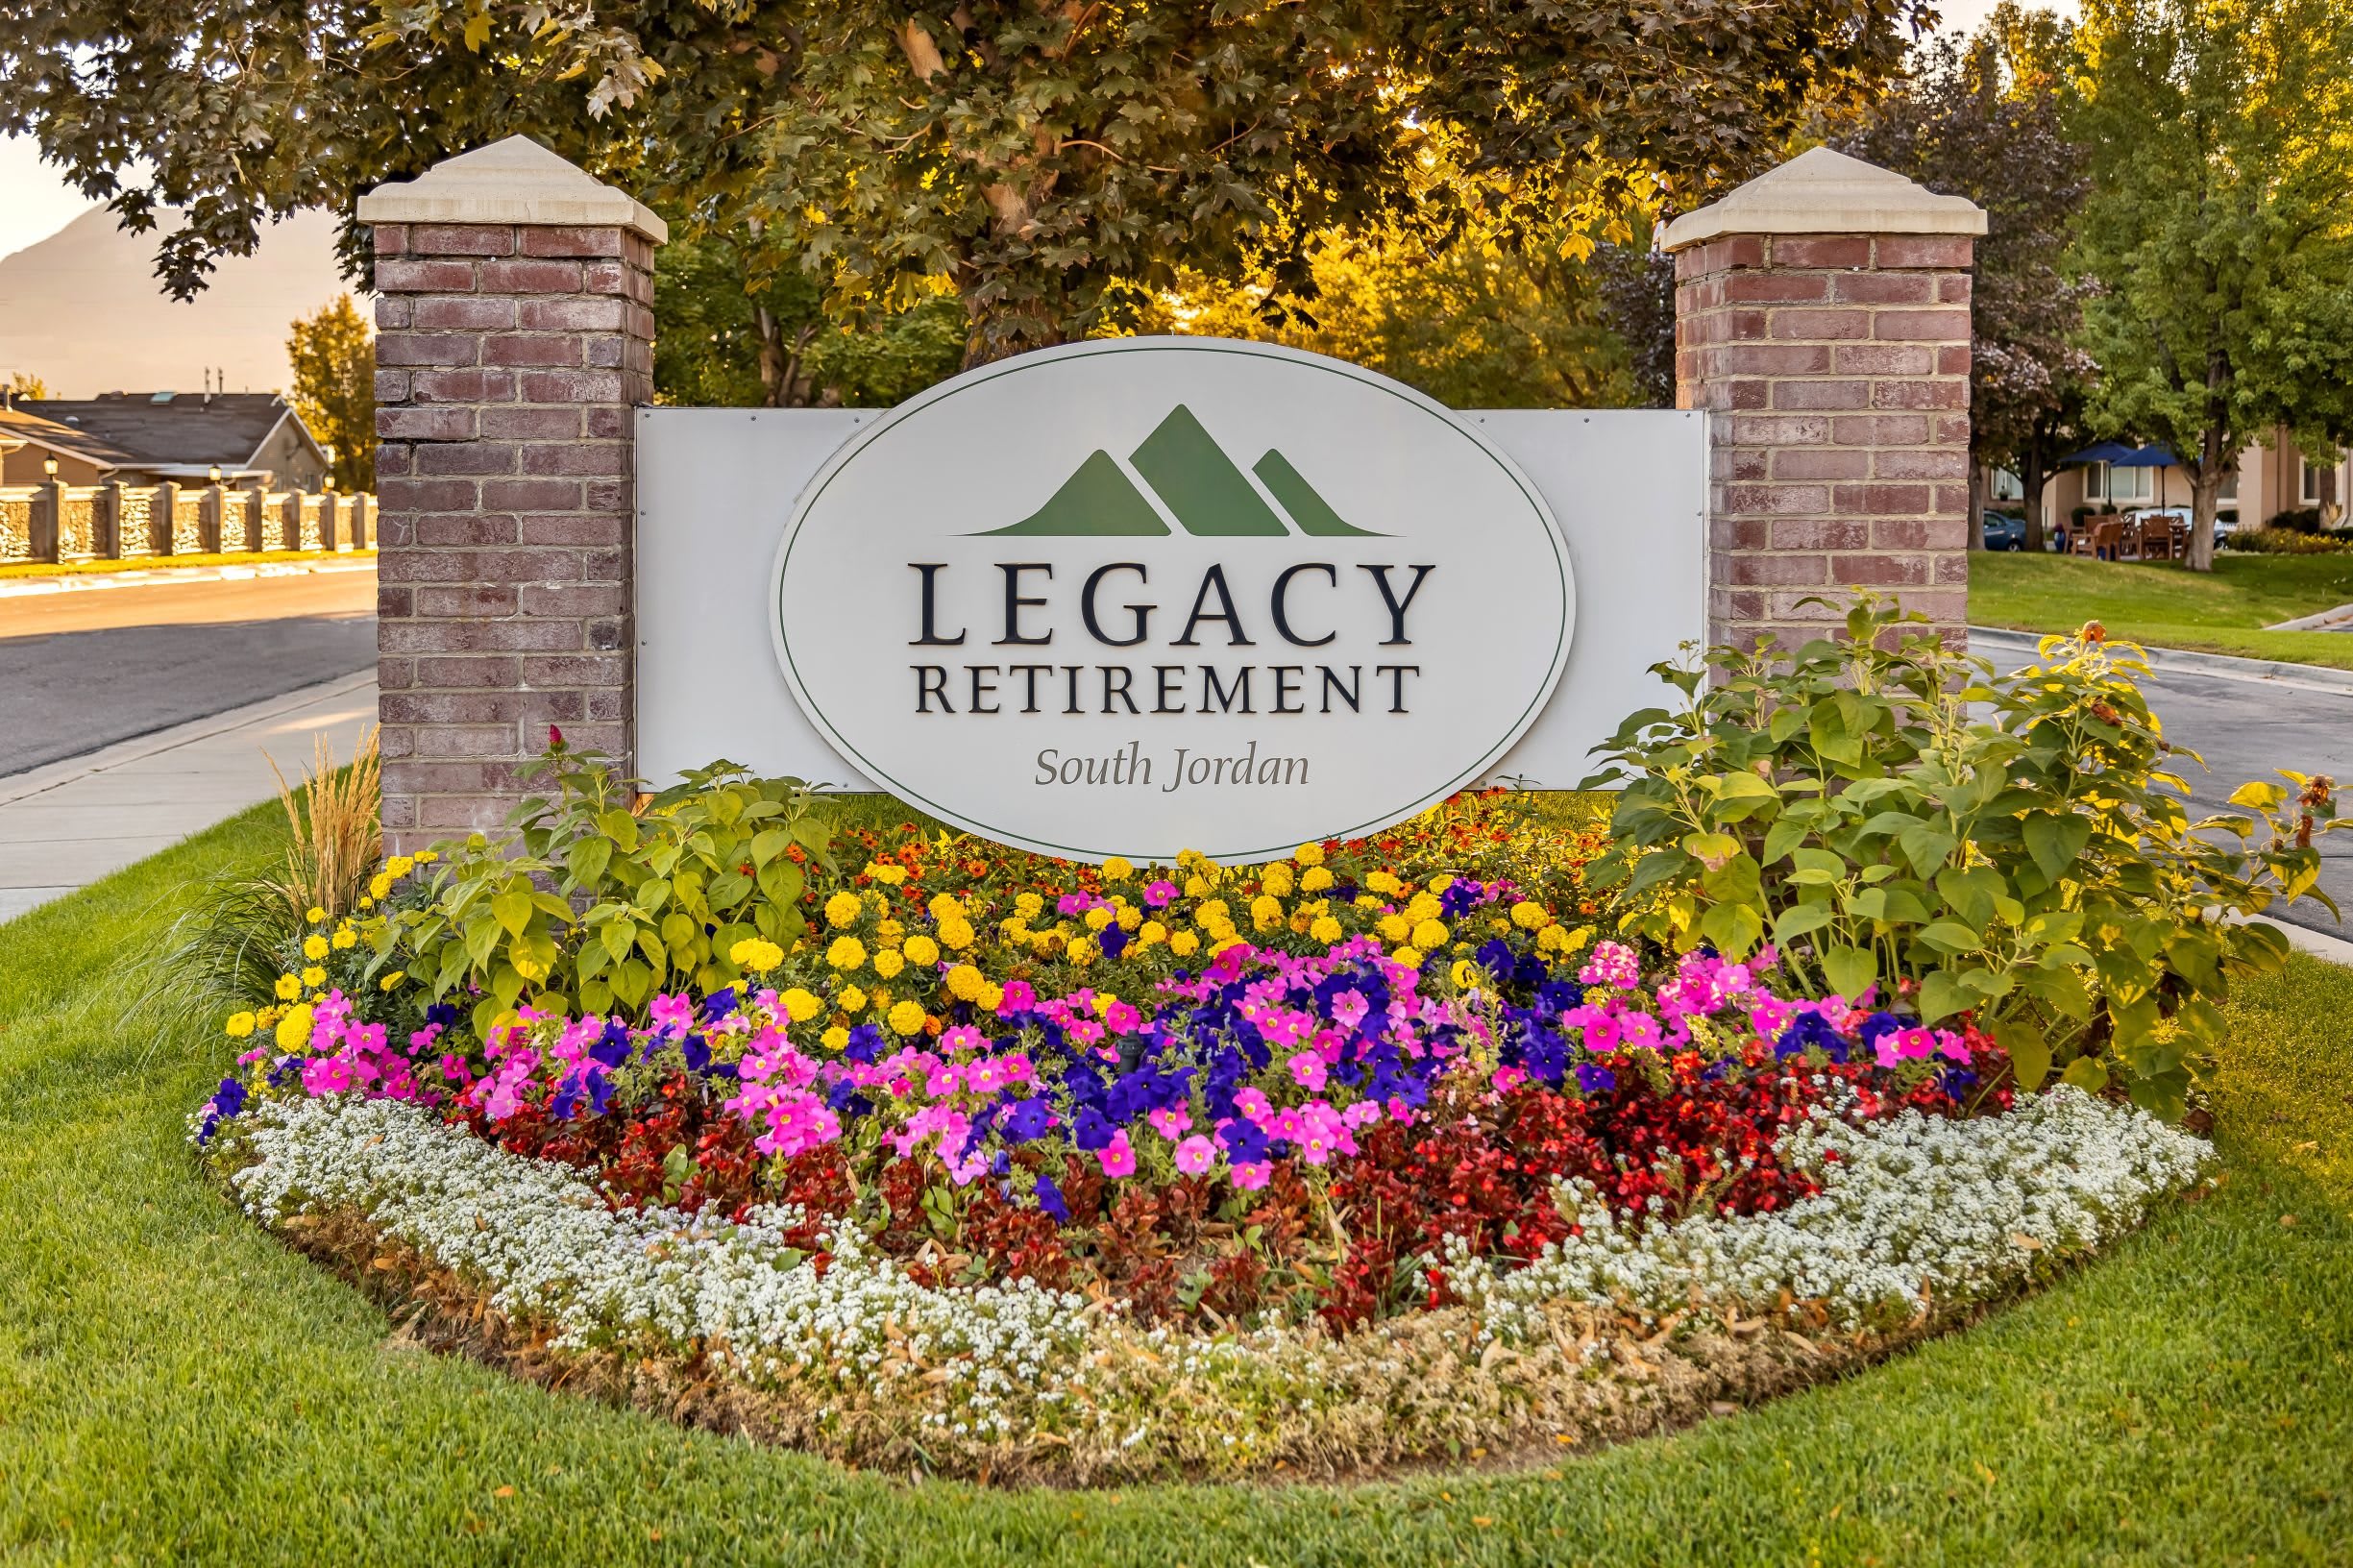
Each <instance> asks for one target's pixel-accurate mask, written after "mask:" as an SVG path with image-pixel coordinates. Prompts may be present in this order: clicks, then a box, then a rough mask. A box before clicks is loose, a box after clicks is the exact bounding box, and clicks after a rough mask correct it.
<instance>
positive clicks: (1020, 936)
mask: <svg viewBox="0 0 2353 1568" xmlns="http://www.w3.org/2000/svg"><path fill="white" fill-rule="evenodd" d="M996 928H997V929H998V930H999V931H1002V932H1004V933H1005V940H1006V941H1007V942H1027V941H1029V921H1027V920H1025V919H1022V918H1021V917H1020V916H1018V915H1008V916H1006V917H1005V918H1004V919H1001V920H999V921H997V922H996Z"/></svg>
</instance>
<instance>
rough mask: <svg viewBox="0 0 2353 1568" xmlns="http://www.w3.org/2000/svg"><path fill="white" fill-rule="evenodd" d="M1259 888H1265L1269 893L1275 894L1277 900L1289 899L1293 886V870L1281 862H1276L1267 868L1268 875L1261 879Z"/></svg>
mask: <svg viewBox="0 0 2353 1568" xmlns="http://www.w3.org/2000/svg"><path fill="white" fill-rule="evenodd" d="M1259 886H1260V887H1262V888H1264V889H1265V890H1266V891H1267V892H1268V893H1270V894H1274V895H1275V896H1276V897H1277V898H1287V897H1289V896H1290V892H1291V888H1292V886H1293V883H1292V881H1291V869H1290V868H1289V867H1288V866H1287V865H1285V864H1284V863H1283V862H1281V861H1279V860H1278V861H1276V862H1275V863H1274V864H1273V865H1271V866H1269V867H1267V868H1266V874H1265V875H1264V876H1262V877H1260V878H1259Z"/></svg>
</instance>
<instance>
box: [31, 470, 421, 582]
mask: <svg viewBox="0 0 2353 1568" xmlns="http://www.w3.org/2000/svg"><path fill="white" fill-rule="evenodd" d="M376 512H377V502H376V498H375V497H374V496H369V495H338V494H336V493H335V492H334V491H332V490H329V491H325V492H321V493H313V492H308V491H302V490H263V489H258V488H257V489H251V490H233V489H230V488H228V487H227V486H225V485H218V484H211V485H182V484H173V483H170V482H168V481H166V482H165V483H162V484H159V485H153V486H148V485H133V484H119V483H118V484H97V485H69V484H58V483H54V482H53V483H49V484H21V485H8V486H0V566H8V565H12V564H15V563H17V562H27V561H46V562H58V563H62V562H68V561H127V560H135V559H143V558H145V557H148V556H157V557H169V556H173V555H216V554H230V555H234V554H242V553H245V552H247V551H274V550H332V551H347V550H365V549H367V548H368V546H369V545H370V544H371V543H372V542H373V541H374V540H375V538H376Z"/></svg>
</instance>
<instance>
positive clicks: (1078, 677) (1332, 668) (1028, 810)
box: [772, 338, 1576, 861]
mask: <svg viewBox="0 0 2353 1568" xmlns="http://www.w3.org/2000/svg"><path fill="white" fill-rule="evenodd" d="M772 577H773V581H774V583H775V600H774V610H773V616H772V630H773V633H774V636H775V642H776V657H777V660H778V662H779V663H780V665H781V666H782V668H783V670H784V677H785V681H786V683H787V685H789V686H790V687H791V688H792V691H793V695H794V696H795V697H796V698H797V699H798V700H799V702H800V705H801V708H802V710H803V711H804V712H805V713H806V714H807V715H808V717H809V719H810V722H811V723H814V724H815V725H816V726H817V728H818V730H819V732H820V733H821V734H822V735H823V736H824V737H825V738H826V740H827V741H828V742H829V743H830V744H831V745H832V746H833V747H834V748H835V749H836V750H838V751H839V752H841V754H842V755H843V756H845V757H846V758H848V759H849V760H850V761H851V762H852V763H853V764H855V765H856V766H857V768H858V769H859V771H860V772H863V773H865V774H866V775H867V776H868V777H870V778H871V779H873V780H875V781H876V782H877V783H880V784H882V785H883V786H884V787H886V788H887V789H889V790H890V791H891V792H892V793H893V794H894V795H896V796H899V797H900V798H901V799H903V800H907V801H909V802H911V803H913V804H915V805H918V806H920V807H922V808H923V809H924V810H926V811H929V812H931V813H932V814H933V815H935V816H938V817H941V818H943V819H945V820H946V821H951V822H954V823H956V824H957V825H959V826H961V827H964V828H967V829H968V830H970V831H972V832H975V833H979V834H983V835H985V836H987V837H990V838H993V839H997V840H999V841H1001V842H1004V843H1007V844H1015V845H1021V846H1022V847H1025V848H1030V849H1036V850H1040V851H1042V852H1044V853H1047V854H1055V855H1064V856H1068V857H1072V858H1076V859H1083V860H1100V859H1103V858H1104V857H1106V856H1109V855H1125V856H1128V857H1129V858H1131V859H1134V860H1138V861H1151V860H1161V861H1164V860H1169V859H1172V858H1174V856H1175V855H1176V853H1177V851H1178V850H1180V849H1184V848H1188V847H1189V848H1195V849H1199V850H1201V851H1202V852H1204V853H1206V854H1210V855H1213V856H1216V857H1218V858H1221V859H1255V858H1262V857H1265V856H1268V855H1279V854H1283V853H1286V852H1287V851H1288V850H1289V849H1290V848H1291V847H1292V846H1293V845H1297V844H1299V843H1301V842H1302V841H1303V840H1308V839H1317V838H1324V837H1328V836H1333V835H1350V836H1353V835H1357V834H1360V833H1365V832H1370V831H1372V830H1375V829H1377V828H1381V827H1385V826H1387V825H1388V824H1389V823H1391V822H1395V821H1401V820H1403V819H1404V818H1407V817H1409V816H1412V815H1414V814H1415V813H1417V812H1420V811H1422V810H1424V809H1425V808H1427V807H1428V806H1430V805H1432V804H1434V802H1436V801H1439V800H1442V799H1444V798H1445V797H1446V796H1449V795H1451V794H1453V793H1454V792H1455V791H1457V790H1458V789H1460V788H1462V787H1463V786H1464V785H1466V784H1469V783H1472V782H1473V781H1475V780H1477V779H1478V778H1479V777H1480V776H1481V775H1482V774H1483V773H1484V772H1486V771H1487V770H1488V769H1489V768H1490V767H1492V766H1493V765H1494V764H1495V763H1496V762H1498V761H1500V760H1501V759H1502V757H1503V756H1504V754H1505V753H1506V752H1507V751H1508V750H1509V749H1510V747H1511V744H1512V743H1513V742H1514V741H1516V740H1518V739H1519V737H1520V736H1521V734H1522V733H1523V732H1525V731H1526V730H1527V728H1528V726H1529V725H1530V724H1531V723H1533V722H1534V721H1535V717H1536V715H1537V713H1538V712H1540V711H1541V710H1542V708H1543V706H1544V704H1545V701H1546V699H1547V698H1550V697H1551V695H1552V690H1553V684H1554V682H1555V681H1556V680H1557V679H1558V678H1559V674H1560V670H1561V666H1562V664H1563V663H1564V662H1565V661H1566V659H1567V657H1568V651H1569V645H1570V640H1571V637H1572V636H1573V634H1574V631H1575V625H1574V620H1575V612H1576V592H1575V587H1574V584H1573V581H1572V575H1571V569H1570V565H1569V553H1568V546H1567V542H1566V541H1565V540H1564V539H1563V538H1562V536H1561V533H1560V529H1559V527H1558V526H1557V525H1556V523H1555V522H1554V520H1553V516H1552V513H1551V511H1550V509H1549V508H1547V506H1546V505H1545V503H1544V501H1543V498H1542V497H1541V496H1540V495H1539V494H1538V493H1537V492H1536V490H1535V488H1534V486H1532V484H1530V483H1529V482H1528V480H1527V479H1526V478H1524V477H1522V476H1521V474H1520V473H1519V471H1518V469H1517V468H1516V467H1515V466H1514V465H1513V464H1512V463H1511V461H1510V459H1508V458H1507V457H1506V456H1504V455H1503V453H1500V452H1498V451H1496V450H1495V449H1494V448H1493V447H1491V446H1489V445H1488V444H1487V443H1486V442H1485V441H1483V440H1482V439H1481V438H1480V437H1479V436H1478V435H1477V434H1476V433H1475V432H1474V431H1473V430H1471V429H1469V428H1468V427H1466V426H1464V425H1463V424H1461V423H1459V422H1458V421H1457V420H1456V419H1455V418H1454V416H1453V415H1451V414H1449V413H1448V412H1447V411H1446V410H1445V409H1443V408H1441V407H1439V406H1438V405H1437V404H1434V403H1432V402H1430V401H1429V400H1428V399H1427V398H1424V397H1422V396H1421V395H1420V394H1418V393H1416V392H1414V391H1412V390H1410V389H1409V388H1407V387H1404V386H1401V385H1399V384H1397V383H1396V382H1393V381H1390V380H1386V379H1385V378H1382V377H1379V376H1375V375H1373V374H1372V373H1370V372H1368V371H1364V370H1360V369H1358V368H1357V367H1355V366H1353V365H1348V364H1344V363H1341V362H1340V361H1337V360H1333V359H1326V358H1322V357H1320V356H1317V355H1306V354H1300V353H1296V352H1294V351H1291V350H1287V349H1281V348H1275V347H1271V346H1267V345H1263V344H1251V343H1236V342H1227V341H1223V340H1217V339H1206V338H1122V339H1114V340H1111V341H1106V342H1097V343H1085V344H1077V345H1073V346H1070V347H1067V348H1062V349H1057V350H1052V351H1049V352H1046V353H1041V354H1029V355H1019V356H1017V357H1016V358H1013V359H1009V360H1006V361H1004V362H1002V363H999V364H996V365H992V366H989V367H987V368H984V369H982V370H979V371H975V372H972V373H970V374H968V375H965V376H961V377H958V378H956V379H955V380H951V381H948V382H946V383H944V384H943V385H941V386H938V387H935V388H933V389H932V390H931V391H930V392H927V393H925V394H923V395H922V396H920V397H918V398H916V399H915V400H913V401H912V402H909V403H907V404H902V405H900V406H899V407H897V408H895V409H894V410H892V411H891V413H890V414H888V415H887V416H885V417H884V418H882V419H881V420H878V421H876V422H875V423H874V424H873V425H871V426H869V427H868V428H866V429H862V430H860V431H859V432H858V433H857V434H856V435H854V436H853V437H851V439H850V440H849V441H848V442H847V443H846V444H845V445H844V446H843V448H842V449H841V450H840V451H839V452H837V453H835V454H834V455H833V457H832V459H831V460H830V461H828V462H827V463H826V465H825V466H824V467H823V468H822V469H821V470H820V471H819V473H818V475H817V478H815V479H814V480H813V481H812V482H811V483H810V485H809V488H808V489H807V490H806V491H805V492H804V493H803V494H802V496H801V498H800V502H799V504H798V506H797V508H796V510H795V513H794V516H793V519H792V521H791V522H790V523H789V524H788V525H787V526H786V528H785V533H784V538H783V541H782V542H781V544H780V545H779V547H778V550H777V553H776V565H775V570H774V572H773V574H772Z"/></svg>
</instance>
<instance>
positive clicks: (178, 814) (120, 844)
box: [0, 670, 376, 920]
mask: <svg viewBox="0 0 2353 1568" xmlns="http://www.w3.org/2000/svg"><path fill="white" fill-rule="evenodd" d="M375 722H376V673H375V672H374V671H373V670H363V671H359V672H356V673H355V674H349V675H344V676H340V677H338V678H337V679H334V680H330V681H324V682H321V683H320V684H318V685H316V686H306V687H304V688H303V689H301V690H300V691H294V692H288V693H286V694H285V695H284V696H282V697H274V698H267V699H266V700H263V701H260V702H254V703H249V704H247V705H246V706H244V707H242V708H232V709H230V710H229V711H228V712H226V713H216V714H214V715H212V716H211V717H210V718H208V719H198V720H195V721H193V722H191V723H184V724H179V725H175V726H174V727H172V728H170V729H164V730H158V731H157V732H155V733H154V734H151V735H141V736H138V737H136V738H135V739H133V740H128V741H122V742H119V743H117V744H116V745H113V746H110V747H104V748H103V749H101V750H97V751H92V752H88V753H86V754H85V755H83V756H79V757H71V758H68V759H66V760H65V761H63V762H53V763H50V764H48V765H47V766H45V767H41V768H35V769H32V770H29V771H28V772H21V773H13V774H11V775H9V776H8V777H5V778H0V920H6V919H14V918H15V917H16V916H18V915H21V914H23V913H24V912H25V911H27V910H29V909H32V908H34V907H36V906H37V905H40V904H44V903H47V902H48V901H49V900H50V899H52V898H57V897H61V896H62V895H63V894H68V893H71V892H73V891H74V890H75V889H76V888H80V887H84V886H86V885H87V884H89V883H92V882H95V881H97V880H98V879H99V878H100V877H102V876H105V875H106V874H107V873H108V872H110V871H113V870H120V869H121V868H122V867H125V866H128V865H130V864H131V863H132V862H133V861H135V860H140V859H143V858H145V857H146V856H148V855H151V854H154V853H155V852H156V851H157V850H159V849H162V848H165V847H168V846H169V845H174V844H177V843H179V842H180V841H181V840H182V839H184V838H186V837H187V836H188V835H189V834H191V833H195V832H198V831H201V830H202V829H204V828H207V827H209V826H211V825H212V824H213V823H214V822H217V821H220V820H221V819H222V818H224V817H227V816H229V815H231V814H232V813H233V812H237V811H240V810H242V809H244V808H245V807H247V806H250V805H252V804H253V803H254V802H256V801H257V800H267V799H269V798H270V797H271V796H273V795H275V794H276V793H277V781H276V780H275V779H274V778H273V777H272V776H271V774H270V766H269V762H270V760H275V761H276V762H277V764H278V767H279V769H280V770H281V771H282V772H284V774H285V776H286V782H287V783H289V784H293V783H297V782H299V781H300V779H301V777H302V774H303V770H304V769H306V767H308V766H309V764H310V760H311V747H312V741H313V737H314V736H316V735H317V734H318V733H320V732H321V731H325V732H326V734H327V736H328V740H329V744H330V745H331V746H332V747H333V748H334V753H335V756H336V759H337V760H338V761H343V760H348V759H349V758H350V756H351V754H352V751H353V748H354V747H355V746H356V745H357V744H358V741H359V738H360V736H361V735H363V734H364V733H365V732H366V731H367V729H368V727H369V726H370V725H372V724H374V723H375ZM265 759H269V760H265ZM134 824H135V826H136V831H128V829H129V828H131V827H132V826H133V825H134Z"/></svg>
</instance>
